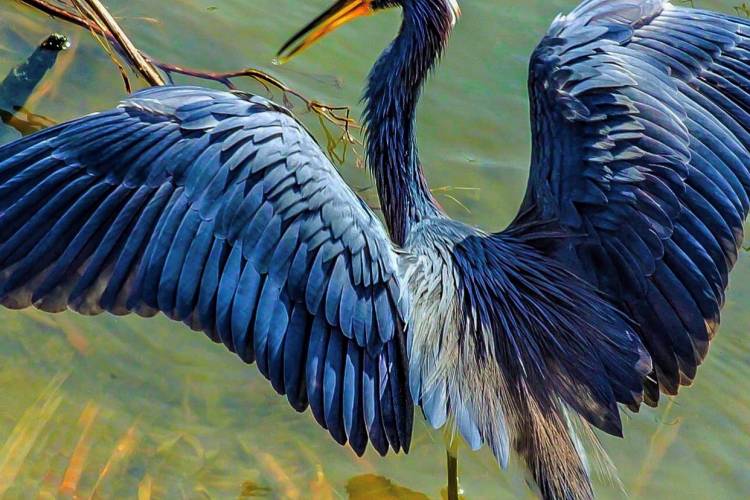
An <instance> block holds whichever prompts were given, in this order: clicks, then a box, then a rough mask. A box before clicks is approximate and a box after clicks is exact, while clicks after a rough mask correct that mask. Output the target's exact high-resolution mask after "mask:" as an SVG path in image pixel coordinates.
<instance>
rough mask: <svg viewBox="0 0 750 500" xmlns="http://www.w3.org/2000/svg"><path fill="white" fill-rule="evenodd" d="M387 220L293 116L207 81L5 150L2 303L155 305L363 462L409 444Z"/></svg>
mask: <svg viewBox="0 0 750 500" xmlns="http://www.w3.org/2000/svg"><path fill="white" fill-rule="evenodd" d="M397 260H398V257H397V255H396V253H395V252H394V250H393V248H392V246H391V244H390V240H389V239H388V236H387V234H386V233H385V231H384V229H383V227H382V225H381V224H380V222H379V221H378V220H377V219H376V217H375V216H374V215H373V214H372V212H371V211H370V210H369V208H368V207H367V206H366V205H365V204H364V203H363V202H362V201H361V200H360V199H359V198H358V197H357V196H356V195H355V194H354V193H353V192H352V191H351V190H350V189H349V188H348V186H346V184H345V183H344V181H343V180H342V179H341V177H340V176H339V174H338V172H337V171H336V169H335V168H334V167H333V166H332V165H331V164H330V162H329V161H328V160H327V159H326V157H325V156H324V155H323V153H322V152H321V151H320V148H319V147H318V145H317V144H316V143H315V142H314V140H313V139H312V137H311V136H310V135H309V134H308V133H307V132H306V131H305V130H304V129H303V128H302V126H301V125H300V124H299V123H298V122H296V121H295V120H294V119H293V118H292V117H291V116H290V115H289V114H288V112H286V111H285V110H284V109H283V108H280V107H277V106H276V105H274V104H273V103H271V102H269V101H267V100H265V99H263V98H260V97H257V96H251V95H246V94H239V93H228V92H219V91H211V90H207V89H202V88H197V87H161V88H154V89H149V90H144V91H141V92H138V93H136V94H134V95H133V96H131V97H129V98H128V99H126V100H125V101H123V102H122V103H121V104H120V106H119V107H117V108H116V109H114V110H111V111H108V112H104V113H97V114H93V115H89V116H87V117H84V118H81V119H78V120H75V121H72V122H69V123H65V124H62V125H59V126H57V127H54V128H51V129H48V130H45V131H43V132H41V133H39V134H36V135H32V136H30V137H27V138H24V139H22V140H20V141H17V142H14V143H11V144H7V145H5V146H2V147H0V297H1V301H2V304H3V305H5V306H7V307H11V308H24V307H29V306H31V305H34V306H36V307H38V308H40V309H43V310H45V311H50V312H57V311H62V310H64V309H66V308H70V309H73V310H75V311H78V312H80V313H83V314H98V313H101V312H103V311H109V312H112V313H115V314H127V313H129V312H137V313H138V314H140V315H143V316H150V315H153V314H156V313H157V312H163V313H164V314H166V315H167V316H169V317H170V318H172V319H174V320H178V321H183V322H185V323H186V324H188V325H189V326H191V327H192V328H193V329H195V330H202V331H204V332H205V333H206V334H207V335H208V336H209V337H210V338H212V339H213V340H214V341H216V342H222V343H224V344H225V345H226V347H227V348H228V349H230V350H231V351H233V352H236V353H237V354H238V355H239V356H240V357H241V358H242V359H243V360H244V361H246V362H248V363H252V362H255V363H257V365H258V368H259V370H260V371H261V372H262V373H263V375H264V376H266V377H267V378H268V379H269V380H270V381H271V383H272V385H273V387H274V389H275V390H276V391H278V392H279V393H280V394H286V396H287V398H288V399H289V402H290V403H291V405H292V406H293V407H294V408H295V409H297V410H298V411H303V410H304V409H305V408H307V407H308V406H310V407H311V410H312V413H313V415H314V417H315V418H316V420H317V421H318V422H319V423H320V424H321V425H322V426H323V427H324V428H327V429H328V430H329V432H330V433H331V435H332V436H333V437H334V438H335V439H336V440H337V441H338V442H339V443H342V444H344V443H346V442H347V441H348V442H349V443H350V445H351V447H352V448H353V449H354V450H355V451H356V452H357V453H360V454H361V453H363V452H364V450H365V447H366V445H367V442H368V436H369V440H370V441H371V442H372V443H373V445H374V447H375V448H376V449H377V450H378V451H379V452H380V453H383V454H384V453H386V451H387V449H388V446H389V445H390V447H392V448H393V449H394V450H395V451H399V450H400V449H401V448H403V449H405V450H408V446H409V440H410V435H411V424H412V403H411V400H410V397H409V393H408V390H405V387H406V385H405V375H404V373H405V370H404V366H405V364H404V355H405V354H404V344H403V342H404V339H403V325H404V324H405V319H406V316H405V314H406V296H405V295H404V294H403V293H402V287H401V282H400V276H399V275H398V272H397V269H398V262H397Z"/></svg>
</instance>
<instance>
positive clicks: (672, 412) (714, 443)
mask: <svg viewBox="0 0 750 500" xmlns="http://www.w3.org/2000/svg"><path fill="white" fill-rule="evenodd" d="M735 1H736V0H731V1H729V0H724V1H710V2H709V1H701V2H700V5H701V6H705V7H710V8H716V9H722V10H726V11H730V10H731V7H732V6H733V2H735ZM327 2H328V0H309V1H300V0H254V1H246V0H170V1H154V0H107V2H106V3H107V5H109V6H111V7H112V11H113V13H114V14H115V15H117V16H118V17H119V18H120V19H121V20H122V24H123V26H124V27H125V28H126V29H127V30H128V31H129V32H130V33H131V35H132V37H133V39H134V40H135V41H136V43H137V44H138V45H139V46H140V47H141V48H143V49H144V50H146V51H147V52H149V53H150V54H152V55H153V56H154V57H157V58H160V59H163V60H165V61H169V62H174V63H179V64H185V65H189V66H194V67H199V68H205V69H212V70H230V69H237V68H241V67H246V66H253V67H257V68H260V69H264V70H267V71H270V72H272V73H273V74H274V75H276V76H278V77H279V78H282V79H283V80H284V81H285V82H287V83H288V84H289V85H290V86H292V87H293V88H295V89H297V90H299V91H301V92H302V93H304V94H306V95H308V96H310V97H314V98H316V99H318V100H321V101H324V102H328V103H332V104H348V105H353V106H354V112H355V114H356V113H357V112H358V109H359V108H358V104H357V103H358V100H359V96H360V89H361V86H362V80H363V78H364V76H365V75H366V73H367V71H368V69H369V66H370V65H371V63H372V62H373V60H374V58H375V57H376V55H377V53H378V52H379V50H380V48H382V47H383V46H384V45H385V44H386V43H387V42H388V41H389V40H390V39H391V37H392V36H393V35H394V34H395V32H396V29H397V27H398V22H399V17H398V13H397V12H395V11H394V12H391V13H388V14H383V15H381V16H376V17H374V18H370V19H366V20H361V21H359V22H357V23H356V25H352V26H348V27H345V28H344V29H342V30H341V31H340V32H339V33H337V34H335V35H333V36H331V37H330V39H328V40H327V41H325V42H324V43H322V44H321V45H319V46H318V47H316V48H315V49H314V50H311V51H309V52H308V53H306V54H305V55H304V56H302V57H300V58H298V59H296V60H294V61H293V62H292V63H290V64H289V65H288V66H285V67H282V68H278V67H274V66H272V64H271V60H272V58H273V55H274V53H275V51H276V49H277V48H278V47H280V46H281V44H282V43H283V42H284V41H285V39H286V37H288V36H289V35H290V34H292V33H294V32H295V31H296V30H297V29H298V28H299V27H301V26H303V25H304V24H306V23H307V22H308V21H309V20H310V19H311V18H312V17H313V16H315V15H316V14H317V13H318V12H319V11H321V10H322V9H323V8H324V7H327ZM575 3H576V1H575V0H554V1H550V0H544V1H542V0H472V1H471V2H468V1H467V2H463V4H462V8H463V12H464V15H463V17H462V19H461V20H460V22H459V24H458V26H457V28H456V32H455V35H454V36H453V38H452V40H451V42H450V46H449V48H448V51H447V53H446V55H445V58H444V61H443V64H442V65H441V67H440V69H439V71H438V72H437V74H436V75H435V77H434V78H433V79H432V80H431V81H430V83H429V84H428V86H427V89H426V92H425V94H424V98H423V99H422V104H421V108H420V117H419V136H420V149H421V154H422V157H423V160H424V163H425V165H426V167H427V170H428V177H429V180H430V182H431V185H432V186H434V187H436V188H441V187H450V189H447V190H440V194H439V198H440V200H441V202H442V203H443V204H444V206H445V207H446V209H447V210H448V211H449V212H450V214H451V215H452V216H454V217H458V218H461V219H463V220H465V221H467V222H470V223H473V224H478V225H480V226H482V227H484V228H487V229H490V230H497V229H501V228H502V227H504V225H505V224H506V223H507V222H508V221H510V219H511V218H512V216H513V215H514V214H515V210H516V208H517V206H518V204H519V202H520V200H521V197H522V195H523V191H524V186H525V180H526V174H527V165H528V157H529V132H528V125H527V122H528V118H527V116H528V111H527V102H526V84H525V81H526V65H527V58H528V55H529V54H530V52H531V50H532V48H533V46H534V45H535V43H536V42H537V41H538V40H539V38H540V37H541V36H542V34H543V33H544V30H545V28H546V26H547V25H548V24H549V22H550V21H551V19H552V18H553V17H554V15H555V14H557V13H558V12H562V11H566V10H569V9H570V8H572V7H573V6H574V5H575ZM52 31H60V32H63V33H66V34H68V35H69V36H70V37H71V39H72V41H73V48H72V50H70V51H69V52H67V53H66V54H65V55H63V56H62V57H61V59H60V61H59V64H58V66H57V68H56V69H55V70H54V71H53V73H52V74H51V75H50V76H49V78H48V83H51V85H47V86H45V87H43V88H42V91H41V92H40V93H39V94H37V95H36V96H35V97H34V98H33V99H32V101H31V103H30V105H29V107H30V109H31V111H33V112H35V113H39V114H42V115H45V116H47V117H50V118H52V119H54V120H56V121H62V120H66V119H70V118H73V117H76V116H79V115H82V114H85V113H89V112H91V111H94V110H99V109H104V108H107V107H110V106H112V105H113V104H114V103H116V102H117V100H118V99H120V98H122V97H123V95H124V91H123V85H122V80H121V78H120V77H119V75H118V72H117V71H116V69H115V68H114V67H113V65H112V63H111V62H110V61H109V59H108V58H107V56H106V55H104V53H103V51H102V48H101V47H100V46H99V45H98V44H97V43H96V42H95V41H94V40H93V39H92V38H91V37H90V35H89V34H88V33H86V32H84V31H82V30H78V29H75V28H72V27H71V26H69V25H65V24H62V23H59V22H57V21H54V20H51V19H49V18H48V17H45V16H43V15H39V14H37V13H35V12H34V11H32V10H30V9H28V8H25V7H21V6H19V4H18V3H16V2H15V1H13V0H0V75H4V74H5V73H6V72H7V71H8V69H10V68H11V67H12V66H13V65H15V64H17V63H18V62H20V61H21V60H23V59H24V58H25V57H26V55H27V54H28V53H29V52H30V51H31V50H32V48H33V46H34V44H35V43H37V42H38V41H39V40H41V39H43V38H44V37H45V36H46V35H47V34H49V33H50V32H52ZM180 81H181V82H188V81H189V80H187V79H182V80H180ZM241 83H242V82H241ZM242 87H243V88H245V89H246V90H250V91H253V92H264V90H263V88H262V87H261V86H259V85H257V84H254V83H252V82H249V81H248V82H244V83H242ZM276 97H277V98H278V97H279V95H278V94H276ZM295 110H296V111H299V112H300V113H303V112H304V108H303V107H299V106H297V107H296V108H295ZM303 118H304V119H305V121H306V122H307V123H308V124H309V125H310V127H311V129H312V130H313V131H316V132H319V131H320V128H319V126H318V125H317V120H316V118H315V117H314V116H310V115H309V114H306V115H303ZM342 173H343V175H344V177H345V178H346V179H347V181H348V182H350V184H351V185H352V186H355V187H357V188H363V189H364V188H368V187H370V186H371V181H370V179H369V177H368V176H367V175H366V174H365V173H364V172H363V171H362V170H361V169H358V168H357V167H356V161H354V157H353V156H351V155H350V157H349V160H348V161H347V162H346V164H345V165H343V166H342ZM365 193H366V194H367V195H368V196H370V195H371V194H372V191H365ZM747 257H748V256H744V258H741V259H740V262H739V265H738V266H737V269H736V270H735V271H734V273H733V276H732V286H731V291H730V293H729V294H728V300H727V305H726V308H725V314H724V321H723V326H722V329H721V333H720V335H719V337H718V339H717V341H716V342H715V343H714V346H713V348H712V352H711V355H710V357H709V359H708V361H707V362H706V364H705V366H704V367H703V368H702V369H701V371H700V373H699V377H698V380H697V382H696V384H695V386H694V387H692V388H690V389H686V390H684V391H683V393H682V394H681V395H680V397H679V398H677V399H676V400H675V401H674V402H673V404H667V400H666V399H665V400H664V403H665V404H663V405H662V407H661V408H660V409H658V410H651V409H644V411H642V413H641V414H639V415H630V414H628V415H626V416H625V417H624V419H625V421H626V423H625V433H626V439H625V440H619V439H613V438H609V437H604V438H603V442H604V446H605V447H606V449H607V450H608V452H609V454H610V455H611V457H612V460H613V461H614V463H615V464H616V466H617V468H618V470H619V473H620V476H621V478H622V482H623V484H624V485H625V487H626V489H627V490H628V491H629V492H630V493H631V496H632V497H634V498H655V497H656V498H683V499H692V498H746V497H747V496H748V493H750V471H749V470H748V468H749V467H750V465H749V464H750V392H749V391H748V389H749V387H748V384H747V380H748V378H750V342H748V339H747V330H748V325H750V314H748V306H750V259H748V258H747ZM0 325H2V327H0V387H1V388H2V390H0V447H1V448H0V483H2V481H3V480H7V479H8V478H11V479H13V481H12V482H11V483H10V484H9V489H8V490H7V492H6V493H7V496H8V497H9V498H16V497H23V498H33V497H37V498H53V497H57V496H62V497H65V496H80V497H85V498H88V497H90V496H92V495H93V496H95V497H102V498H106V497H117V498H119V497H130V498H132V497H134V496H136V493H138V494H139V495H141V496H140V497H139V498H151V497H153V498H204V497H210V498H236V497H238V496H263V495H265V496H268V497H275V498H279V497H288V498H295V497H299V498H308V497H314V498H318V499H327V498H346V497H347V496H348V495H349V494H351V495H352V496H353V497H354V498H361V497H362V496H361V495H369V496H375V495H378V496H380V497H383V496H384V495H386V494H389V495H391V496H392V497H396V496H399V495H400V496H401V497H402V498H403V497H406V496H408V495H407V494H408V493H409V492H411V494H416V492H420V493H423V494H425V495H427V496H428V497H431V498H435V497H439V494H440V489H441V488H442V487H443V484H444V463H443V460H444V451H443V444H442V438H441V436H440V434H438V433H435V432H432V431H429V430H427V428H426V426H425V425H424V424H423V423H422V421H421V419H419V418H417V419H416V424H415V436H414V439H413V445H412V453H411V454H409V455H408V456H390V457H388V458H386V459H381V458H380V457H378V456H377V455H376V454H375V453H373V452H371V451H368V453H367V454H366V455H365V457H364V458H361V459H359V458H356V457H355V456H354V454H353V453H352V452H351V451H350V450H348V449H346V448H341V447H339V446H338V445H336V444H335V443H334V442H333V441H332V440H331V439H330V437H329V436H328V434H327V433H326V432H325V431H322V430H321V429H319V428H318V426H317V424H315V423H314V421H313V419H312V417H311V416H310V415H309V414H302V415H299V414H297V413H295V412H294V411H293V410H291V409H290V408H289V407H288V405H287V402H286V400H285V399H284V398H280V397H278V396H277V395H276V394H275V393H274V391H273V390H272V389H271V387H270V385H269V384H267V382H266V381H265V380H264V379H263V378H262V377H261V376H260V375H259V374H257V373H256V369H255V367H251V366H246V365H244V364H243V363H242V362H240V361H239V360H238V359H236V358H235V357H234V356H233V355H231V354H229V353H228V352H225V350H224V348H223V347H221V346H219V345H215V344H213V343H211V342H210V341H208V340H207V339H206V338H204V337H203V336H202V335H200V334H196V333H193V332H191V331H189V330H188V329H187V328H186V327H184V326H182V325H181V324H175V323H172V322H170V321H168V320H166V319H163V318H157V319H151V320H140V319H137V318H132V319H131V318H128V319H116V318H113V317H108V316H102V317H98V318H93V319H92V318H81V317H78V316H75V315H72V314H63V315H56V316H51V315H45V314H42V313H39V312H9V311H6V310H0ZM461 472H462V486H463V488H464V490H465V493H466V496H467V498H471V499H473V498H524V497H528V496H529V493H528V492H527V489H526V486H525V483H524V480H523V478H522V476H521V474H520V473H519V470H518V468H517V467H511V470H510V471H509V472H508V473H504V472H500V471H499V470H498V469H497V467H496V466H495V464H494V461H493V460H492V458H491V456H490V455H489V454H488V453H487V452H482V453H478V454H469V453H467V452H463V453H462V456H461ZM389 481H390V483H389ZM347 485H349V490H347ZM396 485H399V486H396ZM597 489H598V491H599V493H600V495H601V498H620V494H619V493H618V490H617V489H616V488H614V487H612V486H609V485H607V484H605V483H601V484H598V485H597ZM357 495H360V496H359V497H357ZM415 498H419V497H415Z"/></svg>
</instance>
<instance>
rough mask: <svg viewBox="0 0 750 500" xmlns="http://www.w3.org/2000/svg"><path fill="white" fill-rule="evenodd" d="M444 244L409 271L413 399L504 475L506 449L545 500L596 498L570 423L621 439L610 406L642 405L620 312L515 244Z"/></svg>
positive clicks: (629, 334)
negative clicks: (488, 453)
mask: <svg viewBox="0 0 750 500" xmlns="http://www.w3.org/2000/svg"><path fill="white" fill-rule="evenodd" d="M454 236H455V235H454ZM433 238H434V235H433ZM441 243H443V244H445V245H450V247H449V248H448V249H445V248H442V249H440V248H438V249H436V250H435V251H434V253H432V252H430V251H429V249H428V250H427V251H426V250H425V249H424V248H420V249H419V250H415V249H414V248H411V249H410V251H412V252H413V253H414V254H415V255H414V256H413V257H411V258H410V260H409V261H407V262H406V269H405V276H407V282H408V284H409V287H410V290H411V292H412V316H411V320H410V321H411V323H410V325H409V328H408V340H407V343H408V349H409V364H410V370H409V371H410V378H411V381H410V382H411V387H412V391H413V393H412V397H413V398H414V400H415V401H418V402H419V403H420V404H421V406H422V410H423V412H424V413H425V416H426V417H427V419H428V421H429V422H430V423H432V424H433V425H436V424H439V425H442V424H444V423H445V422H446V421H452V422H454V424H455V425H456V430H457V431H458V432H460V433H461V435H462V436H463V437H464V439H465V440H466V442H467V443H468V444H469V445H470V446H471V447H472V448H478V447H480V446H481V445H483V444H486V445H488V446H489V447H490V448H491V449H492V451H493V453H494V454H495V456H496V457H497V459H498V462H499V463H500V465H502V466H505V465H506V464H507V461H508V455H509V450H510V449H511V448H512V449H514V450H515V452H516V453H517V454H518V456H519V457H520V458H521V459H522V460H523V461H524V462H525V464H526V466H527V467H528V469H529V471H530V472H531V475H532V477H533V479H534V481H535V482H536V483H537V485H538V486H539V489H540V493H541V495H542V497H543V498H549V499H565V500H567V499H570V500H585V499H589V498H593V490H592V486H591V479H590V476H589V470H588V467H587V465H586V460H585V456H584V453H583V449H582V446H581V445H580V442H579V440H578V437H577V435H576V432H575V429H574V427H575V425H574V424H573V423H572V422H574V421H576V420H578V419H580V420H581V422H582V423H583V425H584V428H585V427H586V426H588V425H591V426H594V427H597V428H599V429H601V430H603V431H605V432H607V433H609V434H613V435H616V436H621V435H622V424H621V420H620V415H619V408H618V403H622V404H626V405H631V406H638V405H640V403H641V401H642V391H643V380H644V377H645V376H646V375H647V374H648V373H649V372H650V371H651V363H650V358H649V356H648V353H647V352H646V351H645V349H644V348H643V346H642V345H641V342H640V340H639V339H638V337H637V335H636V334H635V333H634V332H633V330H632V328H631V327H630V325H629V324H628V323H627V321H626V320H625V319H624V318H623V316H622V315H621V314H620V313H619V312H618V311H616V310H615V309H614V308H612V307H611V306H610V305H608V304H607V303H606V302H605V300H604V299H603V298H602V297H600V296H598V295H597V294H596V293H595V292H594V291H593V290H592V289H591V288H590V287H589V285H587V284H586V283H585V282H584V281H582V280H580V279H578V278H577V277H576V276H574V275H573V274H572V273H570V272H568V271H567V270H566V269H565V268H564V267H562V265H561V264H559V263H557V262H556V261H552V260H551V259H548V258H547V257H545V256H544V254H542V253H541V252H539V251H538V250H536V249H534V248H533V247H532V246H530V245H527V244H526V243H525V242H524V240H523V239H520V238H514V237H509V236H502V235H495V236H488V235H484V234H481V233H474V234H468V235H467V234H464V235H461V238H460V240H459V241H458V242H456V241H455V239H454V240H453V241H447V242H441ZM420 252H422V255H420ZM445 256H450V259H445V258H444V257H445ZM441 258H442V259H443V261H442V262H443V264H442V265H436V263H440V262H441ZM482 259H484V260H483V261H482ZM478 260H479V262H478ZM584 433H588V432H587V431H585V432H584Z"/></svg>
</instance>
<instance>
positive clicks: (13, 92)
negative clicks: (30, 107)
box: [0, 33, 70, 135]
mask: <svg viewBox="0 0 750 500" xmlns="http://www.w3.org/2000/svg"><path fill="white" fill-rule="evenodd" d="M69 46H70V44H69V43H68V39H67V38H65V37H64V36H63V35H58V34H56V33H55V34H52V35H50V36H49V37H47V39H45V40H44V41H43V42H42V43H41V44H40V45H39V47H37V49H36V50H35V51H34V52H33V53H32V54H31V55H30V56H29V58H28V59H27V60H26V61H24V62H23V63H21V64H19V65H18V66H16V67H15V68H13V69H11V70H10V72H9V73H8V76H6V77H5V79H4V80H3V81H2V83H0V119H1V120H2V121H3V123H5V124H7V125H9V126H11V127H13V128H15V129H16V130H18V131H19V132H20V133H21V134H24V135H26V134H30V133H32V132H36V131H38V130H41V129H43V128H45V127H48V126H50V125H53V124H54V122H52V121H51V120H49V119H47V118H44V117H41V116H37V115H33V114H31V113H29V112H28V111H26V110H24V108H23V107H24V105H25V104H26V101H28V99H29V97H31V94H32V93H33V92H34V89H35V88H36V86H37V85H38V84H39V82H40V81H41V80H42V78H44V75H46V74H47V72H48V71H49V70H50V68H52V66H54V65H55V62H57V57H58V55H59V54H60V52H62V51H63V50H66V49H67V48H68V47H69Z"/></svg>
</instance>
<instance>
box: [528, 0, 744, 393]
mask: <svg viewBox="0 0 750 500" xmlns="http://www.w3.org/2000/svg"><path fill="white" fill-rule="evenodd" d="M529 89H530V93H531V106H532V124H533V131H532V132H533V141H534V150H533V159H532V167H531V174H530V180H529V188H528V191H527V195H526V199H525V202H524V207H523V209H522V211H521V213H520V214H519V218H518V220H517V221H516V224H515V225H516V227H519V226H521V225H522V224H524V223H529V222H533V221H537V222H539V221H553V220H554V221H558V222H559V224H560V226H562V229H563V232H564V233H565V234H567V235H568V237H567V238H564V239H562V240H560V239H558V241H557V242H556V244H557V245H558V246H557V250H556V251H555V255H556V257H557V258H559V259H561V260H563V261H565V262H566V263H567V264H569V265H570V266H571V267H572V268H573V269H574V270H575V271H577V272H578V273H580V274H581V275H582V276H583V277H585V278H586V279H587V280H589V281H590V282H591V283H593V284H594V285H596V286H597V287H598V288H599V289H600V290H601V291H602V292H604V293H605V294H606V295H607V297H608V298H609V299H610V300H611V301H612V302H613V303H614V304H615V305H616V306H617V307H618V308H620V309H622V310H623V311H624V312H625V313H627V314H628V315H629V316H630V317H631V318H632V319H633V320H634V322H635V323H636V328H637V330H638V332H639V333H640V336H641V338H642V340H643V343H644V345H645V346H646V347H647V348H648V350H649V352H650V354H651V357H652V358H653V364H654V368H655V373H654V375H653V379H651V381H650V382H647V385H646V389H647V395H648V398H647V400H648V401H650V402H652V403H653V402H655V401H656V399H657V398H658V395H659V387H660V388H661V389H662V390H663V391H665V392H668V393H670V394H674V393H676V391H677V389H678V387H679V386H680V385H685V384H689V383H691V381H692V380H693V378H694V377H695V375H696V369H697V367H698V365H699V364H700V363H701V362H702V361H703V359H704V357H705V356H706V353H707V351H708V345H709V341H710V340H711V338H712V337H713V334H714V332H715V329H716V327H717V325H718V322H719V310H720V308H721V306H722V304H723V302H724V292H725V288H726V286H727V279H728V274H729V271H730V270H731V269H732V266H733V265H734V263H735V260H736V259H737V252H738V249H739V247H740V244H741V241H742V232H743V231H742V223H743V220H744V218H745V216H746V215H747V212H748V207H749V206H750V200H749V198H748V196H749V193H750V171H749V170H748V168H749V167H750V22H748V21H747V20H745V19H739V18H734V17H731V16H726V15H722V14H716V13H711V12H704V11H700V10H694V9H689V8H685V7H678V6H674V5H672V4H670V3H669V2H668V1H666V0H586V1H584V2H583V3H582V4H581V6H579V7H578V8H577V9H576V10H574V11H573V12H572V13H571V14H569V15H567V16H563V17H560V18H558V19H557V20H556V22H555V23H554V24H553V25H552V27H551V28H550V31H549V32H548V34H547V36H546V37H545V38H544V40H543V41H542V42H541V43H540V44H539V46H538V47H537V49H536V51H535V52H534V56H533V58H532V61H531V67H530V82H529Z"/></svg>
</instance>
